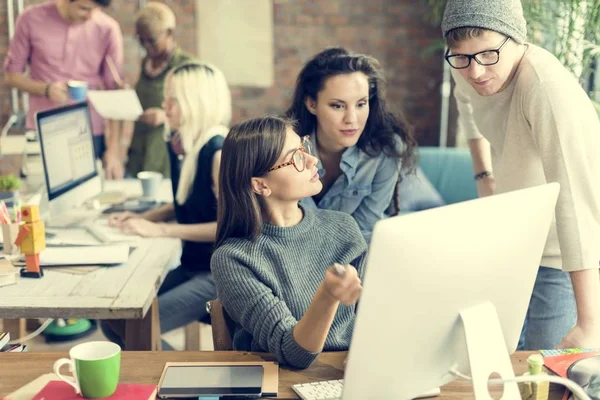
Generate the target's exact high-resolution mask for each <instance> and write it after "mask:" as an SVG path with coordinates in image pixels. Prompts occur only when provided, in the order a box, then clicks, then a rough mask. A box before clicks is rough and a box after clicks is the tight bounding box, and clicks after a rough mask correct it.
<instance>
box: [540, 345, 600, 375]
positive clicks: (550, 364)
mask: <svg viewBox="0 0 600 400" xmlns="http://www.w3.org/2000/svg"><path fill="white" fill-rule="evenodd" d="M597 355H600V351H588V352H581V353H574V354H563V355H560V356H549V357H544V366H545V367H546V368H548V369H549V370H551V371H552V372H554V373H555V374H556V375H559V376H562V377H563V378H566V377H567V369H569V367H570V366H571V364H573V363H574V362H575V361H579V360H581V359H584V358H588V357H594V356H597Z"/></svg>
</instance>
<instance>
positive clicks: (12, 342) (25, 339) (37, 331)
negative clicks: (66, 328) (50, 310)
mask: <svg viewBox="0 0 600 400" xmlns="http://www.w3.org/2000/svg"><path fill="white" fill-rule="evenodd" d="M52 321H54V319H53V318H48V319H47V320H46V321H44V323H43V324H42V326H40V327H39V328H37V330H36V331H35V332H32V333H30V334H29V335H26V336H23V337H22V338H18V339H14V340H11V341H10V342H8V343H7V344H11V345H12V344H20V343H24V342H27V341H29V340H31V339H33V338H34V337H36V336H38V335H39V334H40V333H42V332H43V331H44V329H46V328H47V327H48V325H50V324H51V323H52Z"/></svg>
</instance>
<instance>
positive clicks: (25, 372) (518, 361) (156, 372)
mask: <svg viewBox="0 0 600 400" xmlns="http://www.w3.org/2000/svg"><path fill="white" fill-rule="evenodd" d="M529 354H531V353H527V352H521V353H516V354H515V355H513V357H512V361H513V366H514V369H515V373H516V374H522V373H523V372H525V370H526V369H527V361H526V360H527V356H528V355H529ZM60 357H67V353H16V354H13V353H9V354H6V353H0V371H2V379H0V397H4V396H6V395H8V394H9V393H12V392H13V391H15V390H17V389H18V388H20V387H21V386H23V385H25V384H27V383H28V382H30V381H32V380H34V379H35V378H37V377H38V376H40V375H42V374H45V373H48V372H52V365H53V363H54V361H56V360H57V359H58V358H60ZM345 358H346V352H338V353H324V354H322V355H321V356H320V357H319V359H318V360H317V361H316V362H315V363H314V364H313V365H312V366H311V367H310V368H307V369H305V370H290V369H287V368H284V367H282V368H281V369H280V370H279V397H277V398H278V399H297V396H296V395H295V394H294V392H293V391H292V389H291V386H292V385H293V384H296V383H305V382H313V381H318V380H328V379H340V378H343V370H342V365H343V362H344V359H345ZM261 360H264V361H273V360H274V359H273V357H272V356H271V355H268V354H260V353H242V352H233V351H230V352H174V351H169V352H124V353H123V355H122V361H121V380H120V381H121V382H122V383H141V384H157V383H158V380H159V378H160V374H161V372H162V370H163V367H164V365H165V363H166V362H168V361H173V362H176V361H261ZM562 392H563V391H562V389H561V388H558V387H553V388H552V394H551V396H550V399H560V396H561V395H562ZM472 398H473V394H472V388H471V385H470V383H469V382H466V381H458V380H457V381H454V382H452V383H450V384H448V385H446V386H444V387H443V388H442V395H441V396H440V397H437V399H440V400H465V399H472ZM496 398H498V397H496Z"/></svg>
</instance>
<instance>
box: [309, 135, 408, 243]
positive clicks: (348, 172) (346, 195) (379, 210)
mask: <svg viewBox="0 0 600 400" xmlns="http://www.w3.org/2000/svg"><path fill="white" fill-rule="evenodd" d="M311 141H312V142H313V143H316V140H315V137H314V134H313V135H311ZM317 167H318V169H319V176H324V175H325V173H326V171H325V169H324V168H323V164H322V163H321V161H320V160H319V163H318V164H317ZM340 169H341V170H342V174H341V175H340V176H339V177H338V178H337V179H336V181H335V182H334V183H333V185H331V187H330V188H329V190H328V191H327V193H325V195H324V196H323V197H321V200H319V202H318V203H316V202H315V200H314V199H313V198H312V197H306V198H304V199H302V200H300V202H301V203H302V205H304V206H306V207H314V208H323V209H328V210H336V211H343V212H346V213H348V214H351V215H352V216H353V217H354V219H355V220H356V222H357V223H358V226H359V227H360V231H361V233H362V235H363V236H364V238H365V240H366V242H367V243H370V241H371V233H372V232H373V226H374V225H375V223H376V222H377V221H379V220H380V219H382V218H385V217H387V215H386V214H385V210H386V209H387V208H388V206H389V205H390V202H391V200H392V196H393V194H394V188H395V187H396V181H397V180H398V171H399V169H400V159H399V158H395V157H389V156H387V155H385V154H384V153H383V152H382V153H381V154H379V155H378V156H376V157H371V156H369V155H368V154H366V153H365V152H363V151H362V150H360V149H359V148H358V147H356V146H352V147H348V148H347V149H346V150H345V151H344V154H342V159H341V161H340Z"/></svg>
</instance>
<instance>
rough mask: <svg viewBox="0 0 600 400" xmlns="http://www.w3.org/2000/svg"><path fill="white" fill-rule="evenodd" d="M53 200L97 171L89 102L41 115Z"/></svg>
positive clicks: (41, 127)
mask: <svg viewBox="0 0 600 400" xmlns="http://www.w3.org/2000/svg"><path fill="white" fill-rule="evenodd" d="M38 129H39V133H40V135H39V136H40V141H41V147H42V151H43V157H44V164H45V173H46V177H47V180H48V189H49V190H48V195H49V198H50V200H52V199H54V198H56V197H57V196H60V195H61V194H62V193H64V192H66V191H68V190H69V189H70V188H73V187H75V186H77V185H79V184H80V183H82V182H84V181H86V180H88V179H91V178H93V177H94V175H95V174H96V164H95V157H94V143H93V139H92V127H91V123H90V116H89V111H88V108H87V105H85V104H78V105H75V106H70V107H65V108H61V109H56V110H51V111H49V112H47V113H45V114H44V115H39V116H38Z"/></svg>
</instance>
